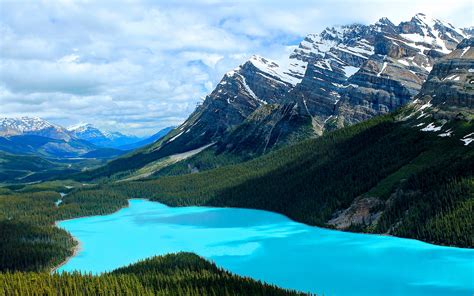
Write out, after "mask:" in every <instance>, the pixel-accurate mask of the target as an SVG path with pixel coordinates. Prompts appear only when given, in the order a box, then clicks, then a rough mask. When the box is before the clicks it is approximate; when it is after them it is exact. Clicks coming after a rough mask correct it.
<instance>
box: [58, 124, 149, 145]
mask: <svg viewBox="0 0 474 296" xmlns="http://www.w3.org/2000/svg"><path fill="white" fill-rule="evenodd" d="M67 130H68V131H69V132H70V133H71V134H72V135H73V136H74V137H76V138H78V139H82V140H85V141H88V142H90V143H92V144H94V145H96V146H99V147H108V148H117V147H119V146H122V145H127V144H132V143H135V142H138V141H139V140H141V139H140V138H138V137H135V136H128V135H124V134H122V133H119V132H105V131H101V130H100V129H98V128H96V127H94V126H93V125H92V124H90V123H81V124H77V125H73V126H70V127H68V128H67Z"/></svg>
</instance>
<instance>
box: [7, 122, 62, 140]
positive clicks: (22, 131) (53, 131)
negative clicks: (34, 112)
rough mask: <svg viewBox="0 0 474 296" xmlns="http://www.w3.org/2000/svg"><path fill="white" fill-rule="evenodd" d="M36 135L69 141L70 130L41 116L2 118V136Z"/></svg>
mask: <svg viewBox="0 0 474 296" xmlns="http://www.w3.org/2000/svg"><path fill="white" fill-rule="evenodd" d="M17 135H36V136H42V137H47V138H51V139H61V140H66V141H69V140H70V139H71V135H70V134H69V132H68V131H67V130H66V129H65V128H63V127H61V126H59V125H56V124H52V123H50V122H48V121H46V120H44V119H41V118H39V117H18V118H7V117H4V118H0V136H1V137H8V136H17Z"/></svg>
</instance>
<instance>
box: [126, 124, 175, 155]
mask: <svg viewBox="0 0 474 296" xmlns="http://www.w3.org/2000/svg"><path fill="white" fill-rule="evenodd" d="M174 128H175V127H174V126H169V127H165V128H164V129H161V130H159V131H158V132H157V133H156V134H154V135H151V136H150V137H148V138H146V139H143V140H141V141H138V142H135V143H131V144H127V145H122V146H118V147H117V149H121V150H133V149H137V148H140V147H144V146H146V145H149V144H151V143H153V142H156V141H158V140H160V139H161V138H163V137H164V136H166V135H167V134H168V133H169V132H170V131H172V130H173V129H174Z"/></svg>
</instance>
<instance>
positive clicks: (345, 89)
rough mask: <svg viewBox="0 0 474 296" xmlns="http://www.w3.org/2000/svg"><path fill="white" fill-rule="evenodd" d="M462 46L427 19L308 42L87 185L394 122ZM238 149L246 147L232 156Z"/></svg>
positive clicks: (248, 71)
mask: <svg viewBox="0 0 474 296" xmlns="http://www.w3.org/2000/svg"><path fill="white" fill-rule="evenodd" d="M465 37H467V36H466V34H465V32H464V31H463V30H461V29H457V28H454V27H453V26H452V25H451V24H449V23H445V22H442V21H439V20H437V19H431V18H429V17H427V16H426V15H424V14H417V15H415V16H414V17H412V18H411V19H410V20H409V21H406V22H401V23H400V24H399V25H394V24H393V23H392V22H391V21H389V20H388V19H386V18H382V19H380V20H379V21H378V22H377V23H375V24H373V25H360V24H354V25H345V26H338V27H328V28H326V29H325V30H323V31H322V32H321V33H320V34H308V35H307V36H306V37H305V38H304V39H303V40H302V41H301V43H300V44H299V46H298V47H297V48H296V49H295V50H294V51H293V53H292V54H290V55H289V57H288V59H287V61H285V62H283V63H282V65H286V67H283V66H282V65H279V64H278V63H276V62H273V61H271V60H269V59H266V58H263V57H259V56H255V55H254V56H252V57H251V58H250V59H249V60H248V61H246V62H244V63H242V64H241V65H240V66H238V67H237V68H235V69H233V70H231V71H229V72H227V73H226V74H225V75H224V76H223V78H222V80H221V81H220V82H219V83H218V84H217V86H216V87H215V89H214V90H213V91H212V92H211V93H210V94H209V95H208V96H206V98H205V100H204V102H203V103H202V104H201V105H200V106H198V107H197V108H196V110H195V111H194V112H193V113H192V114H191V115H190V116H189V117H188V119H187V120H186V121H185V122H184V123H183V124H181V125H180V126H178V127H177V128H176V129H174V130H173V131H171V132H170V133H169V134H168V135H167V136H166V137H164V138H163V139H161V140H160V141H157V142H155V143H154V144H152V145H151V146H149V147H147V149H142V150H139V151H137V152H135V153H132V154H130V155H127V156H126V157H125V158H119V159H117V160H114V161H112V162H111V163H110V164H109V167H106V168H103V169H100V170H98V171H95V172H90V173H91V176H90V177H92V176H94V177H92V178H95V177H98V176H105V177H108V176H111V175H113V174H115V173H116V172H119V171H122V170H127V171H128V170H135V169H138V168H140V167H142V166H144V165H146V164H147V163H149V162H150V161H151V162H152V161H156V160H158V159H160V158H163V157H166V156H169V155H172V154H176V153H184V152H186V151H191V150H194V149H199V148H200V147H204V146H206V145H209V144H211V143H216V145H213V146H211V147H210V148H208V149H212V150H213V151H218V152H219V153H231V154H235V153H239V152H243V153H244V158H245V157H254V156H258V155H260V154H262V153H267V152H269V151H271V150H272V149H273V148H278V147H282V146H285V145H289V144H292V143H295V142H297V141H299V140H302V139H304V138H312V137H318V136H321V135H322V134H323V133H324V132H326V131H331V130H334V129H338V128H341V127H344V126H348V125H352V124H355V123H358V122H361V121H365V120H367V119H369V118H371V117H373V116H376V115H380V114H387V113H389V112H392V111H394V110H396V109H398V108H400V107H401V106H403V105H405V104H407V103H408V102H410V101H412V100H413V98H414V96H415V95H416V94H417V93H418V92H419V91H420V89H421V87H422V84H423V82H424V81H425V80H426V78H427V77H428V74H429V71H430V70H431V68H432V67H433V64H434V62H435V61H436V60H437V59H439V58H441V57H442V56H444V55H446V54H447V53H448V52H449V51H450V50H452V49H455V47H456V45H457V44H458V43H459V42H461V41H462V39H463V38H465ZM269 110H270V111H269ZM290 110H291V111H290ZM311 130H312V132H311ZM308 131H309V132H308ZM254 139H258V140H257V141H254ZM239 143H240V144H243V143H247V144H249V145H247V147H246V149H242V150H240V151H238V150H239V149H237V150H235V147H236V146H239ZM252 147H254V149H253V148H252ZM243 150H245V152H244V151H243ZM239 157H240V156H239Z"/></svg>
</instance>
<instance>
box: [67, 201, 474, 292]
mask: <svg viewBox="0 0 474 296" xmlns="http://www.w3.org/2000/svg"><path fill="white" fill-rule="evenodd" d="M129 204H130V205H129V207H128V208H124V209H121V210H120V211H118V212H116V213H114V214H111V215H106V216H94V217H85V218H78V219H73V220H67V221H61V222H59V223H58V225H59V227H61V228H63V229H66V230H67V231H69V232H70V233H71V234H72V235H73V236H74V237H76V239H77V240H79V241H80V249H79V252H77V254H76V256H74V257H72V258H71V259H70V260H69V261H68V262H67V263H66V264H65V265H63V266H62V267H61V268H60V269H59V271H73V270H80V271H85V272H92V273H100V272H104V271H110V270H113V269H115V268H117V267H120V266H124V265H127V264H130V263H133V262H136V261H138V260H140V259H144V258H146V257H150V256H154V255H162V254H166V253H173V252H178V251H189V252H194V253H196V254H198V255H200V256H203V257H205V258H207V259H209V260H211V261H213V262H215V263H216V264H217V265H218V266H220V267H223V268H225V269H227V270H229V271H231V272H233V273H236V274H239V275H244V276H250V277H252V278H254V279H259V280H263V281H265V282H268V283H272V284H276V285H278V286H280V287H284V288H291V289H296V290H300V291H306V292H315V293H318V294H320V295H321V294H323V293H324V295H326V296H331V295H443V296H445V295H473V292H474V250H471V249H462V248H451V247H442V246H436V245H431V244H427V243H424V242H420V241H417V240H410V239H401V238H395V237H389V236H380V235H367V234H356V233H347V232H340V231H333V230H327V229H322V228H318V227H312V226H308V225H305V224H301V223H297V222H294V221H292V220H290V219H288V218H287V217H285V216H283V215H279V214H276V213H271V212H266V211H259V210H248V209H232V208H208V207H182V208H172V207H168V206H166V205H163V204H160V203H157V202H151V201H147V200H139V199H134V200H130V201H129Z"/></svg>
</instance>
